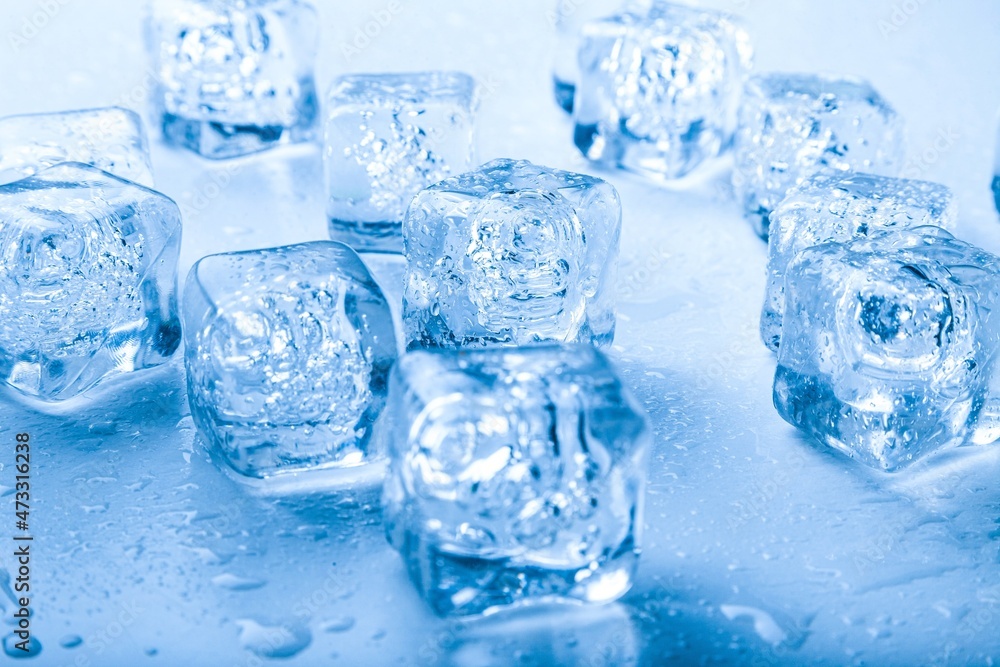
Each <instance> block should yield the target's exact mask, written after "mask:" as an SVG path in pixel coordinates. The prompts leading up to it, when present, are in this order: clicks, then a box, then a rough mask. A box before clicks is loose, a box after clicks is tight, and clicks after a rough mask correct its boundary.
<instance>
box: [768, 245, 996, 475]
mask: <svg viewBox="0 0 1000 667" xmlns="http://www.w3.org/2000/svg"><path fill="white" fill-rule="evenodd" d="M998 313H1000V258H997V257H995V256H993V255H991V254H989V253H986V252H984V251H982V250H980V249H978V248H976V247H974V246H971V245H969V244H967V243H963V242H961V241H958V240H956V239H955V238H954V237H952V236H951V235H950V234H949V233H948V232H946V231H944V230H942V229H940V228H937V227H919V228H915V229H913V230H901V231H889V232H884V233H882V234H879V235H875V236H872V237H870V238H860V239H856V240H853V241H850V242H848V243H827V244H824V245H820V246H815V247H813V248H809V249H807V250H804V251H803V252H802V253H800V254H799V256H798V257H797V258H796V259H795V260H794V261H793V262H792V263H791V264H790V265H789V267H788V270H787V274H786V276H785V314H784V324H783V330H782V334H781V347H780V348H779V350H778V369H777V373H776V375H775V379H774V404H775V406H776V407H777V409H778V412H779V413H780V414H781V416H782V417H783V418H784V419H785V420H786V421H787V422H789V423H791V424H793V425H794V426H797V427H799V428H800V429H802V430H803V431H805V432H806V433H807V434H809V435H810V436H812V437H814V438H815V439H817V440H819V441H820V442H824V443H826V444H828V445H830V446H832V447H834V448H836V449H838V450H840V451H841V452H844V453H845V454H847V455H848V456H851V457H853V458H856V459H858V460H859V461H862V462H863V463H866V464H868V465H870V466H873V467H876V468H881V469H883V470H887V471H892V470H896V469H899V468H901V467H904V466H906V465H908V464H910V463H912V462H913V461H916V460H917V459H918V458H920V457H921V456H923V455H925V454H928V453H930V452H933V451H935V450H938V449H941V448H944V447H948V446H950V445H957V444H960V443H963V442H965V441H966V440H968V439H970V437H971V436H972V435H974V432H975V428H976V425H977V421H978V419H979V415H980V411H981V409H982V408H983V406H984V404H986V403H987V402H988V401H989V400H990V399H991V397H993V396H995V395H996V388H997V385H996V376H997V360H996V357H997V351H998V349H1000V319H998Z"/></svg>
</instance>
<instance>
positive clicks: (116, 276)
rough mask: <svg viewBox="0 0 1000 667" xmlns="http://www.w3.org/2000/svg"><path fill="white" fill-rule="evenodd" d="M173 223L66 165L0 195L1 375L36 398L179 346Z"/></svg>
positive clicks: (157, 208) (136, 194)
mask: <svg viewBox="0 0 1000 667" xmlns="http://www.w3.org/2000/svg"><path fill="white" fill-rule="evenodd" d="M180 238H181V216H180V211H179V210H178V208H177V205H176V204H174V202H173V201H171V200H170V199H168V198H167V197H165V196H163V195H161V194H159V193H158V192H153V191H152V190H147V189H146V188H144V187H141V186H139V185H136V184H134V183H132V182H129V181H124V180H121V179H119V178H117V177H115V176H112V175H111V174H108V173H105V172H103V171H100V170H98V169H95V168H94V167H91V166H88V165H84V164H79V163H64V164H60V165H57V166H55V167H51V168H49V169H46V170H44V171H41V172H39V173H37V174H35V175H34V176H30V177H28V178H26V179H24V180H21V181H16V182H14V183H10V184H7V185H3V186H0V377H2V378H3V382H4V383H5V384H6V385H8V386H10V387H12V388H14V389H16V390H18V391H19V392H21V393H22V394H24V395H26V396H29V397H32V398H36V399H39V400H42V401H49V402H55V401H63V400H66V399H70V398H74V397H76V396H78V395H79V394H81V393H82V392H83V391H85V390H86V389H88V388H90V387H93V386H94V385H96V384H98V383H99V382H101V381H103V380H104V379H106V378H108V377H110V376H112V375H116V374H120V373H128V372H131V371H136V370H140V369H144V368H149V367H152V366H157V365H159V364H162V363H163V362H164V361H166V360H167V358H168V357H170V356H171V355H172V354H173V353H174V351H175V350H176V349H177V347H178V345H179V344H180V339H181V332H180V322H179V320H178V316H177V298H176V289H175V286H176V282H177V255H178V251H179V248H180Z"/></svg>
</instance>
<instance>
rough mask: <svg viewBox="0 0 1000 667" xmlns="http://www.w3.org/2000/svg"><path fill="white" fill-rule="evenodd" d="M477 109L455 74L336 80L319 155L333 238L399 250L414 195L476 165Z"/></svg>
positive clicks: (463, 77)
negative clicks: (403, 228)
mask: <svg viewBox="0 0 1000 667" xmlns="http://www.w3.org/2000/svg"><path fill="white" fill-rule="evenodd" d="M476 104H477V102H476V83H475V81H474V80H473V79H472V77H470V76H469V75H467V74H463V73H461V72H418V73H409V74H351V75H346V76H342V77H340V78H339V79H337V81H336V82H335V83H334V85H333V88H332V90H331V91H330V95H329V98H328V105H327V109H326V130H325V140H324V151H323V164H324V168H325V178H326V193H327V217H328V219H329V222H330V235H331V237H332V238H333V239H334V240H337V241H343V242H344V243H347V244H349V245H351V246H352V247H354V248H357V249H358V250H368V251H383V252H397V253H398V252H401V251H402V246H403V242H402V237H401V231H400V230H401V226H402V221H403V216H404V214H405V213H406V208H407V206H409V204H410V200H411V199H413V196H414V195H416V194H417V192H419V191H420V190H422V189H423V188H425V187H427V186H429V185H432V184H434V183H437V182H438V181H441V180H444V179H445V178H447V177H449V176H454V175H457V174H461V173H464V172H466V171H468V170H469V169H471V168H473V167H474V166H475V163H474V156H475V113H476Z"/></svg>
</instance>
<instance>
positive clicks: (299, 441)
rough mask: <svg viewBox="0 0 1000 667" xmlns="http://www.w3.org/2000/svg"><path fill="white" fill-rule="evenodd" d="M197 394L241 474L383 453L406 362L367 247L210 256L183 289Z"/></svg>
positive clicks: (323, 244) (202, 416)
mask: <svg viewBox="0 0 1000 667" xmlns="http://www.w3.org/2000/svg"><path fill="white" fill-rule="evenodd" d="M184 332H185V333H184V341H185V349H186V351H185V365H186V367H187V380H188V397H189V399H190V402H191V412H192V415H193V416H194V419H195V423H196V425H197V426H198V428H199V430H200V431H201V432H202V433H203V434H205V436H206V437H207V439H208V440H209V441H210V442H211V443H212V444H213V445H214V446H215V448H216V450H217V451H218V452H220V453H221V454H222V456H223V457H224V459H225V461H226V462H228V463H229V465H230V466H232V467H233V468H234V469H235V470H236V471H238V472H240V473H242V474H244V475H247V476H250V477H261V478H263V477H271V476H274V475H277V474H281V473H288V472H296V471H302V470H307V469H329V468H349V467H355V466H359V465H362V464H365V463H370V462H372V461H375V460H377V459H379V458H381V457H382V454H381V452H380V451H379V448H378V439H377V437H376V436H375V435H374V431H375V427H376V422H377V420H378V417H379V415H380V414H381V412H382V408H383V407H384V405H385V396H386V390H387V384H388V373H389V369H390V368H391V367H392V364H393V362H394V361H395V358H396V352H397V350H396V338H395V334H394V331H393V323H392V316H391V314H390V311H389V305H388V304H387V303H386V300H385V297H384V296H383V295H382V291H381V290H380V289H379V287H378V285H377V284H376V283H375V281H374V280H373V279H372V276H371V274H370V273H369V272H368V269H367V268H366V267H365V265H364V263H363V262H362V261H361V258H360V257H358V255H357V253H355V252H354V251H353V250H351V249H350V248H349V247H347V246H346V245H344V244H342V243H335V242H332V241H318V242H313V243H303V244H300V245H293V246H286V247H281V248H269V249H264V250H250V251H246V252H234V253H225V254H220V255H210V256H208V257H205V258H203V259H201V260H200V261H199V262H198V263H197V264H195V266H194V267H193V268H192V269H191V273H190V275H189V276H188V280H187V285H186V286H185V290H184Z"/></svg>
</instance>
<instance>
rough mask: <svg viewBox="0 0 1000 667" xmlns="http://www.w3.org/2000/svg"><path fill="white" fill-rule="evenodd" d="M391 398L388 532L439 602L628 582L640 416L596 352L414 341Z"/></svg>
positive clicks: (496, 601) (458, 608)
mask: <svg viewBox="0 0 1000 667" xmlns="http://www.w3.org/2000/svg"><path fill="white" fill-rule="evenodd" d="M389 409H390V411H391V415H392V420H393V430H394V433H393V434H392V435H393V437H392V438H391V443H392V444H391V448H392V451H391V461H390V473H389V478H388V480H387V482H386V490H385V503H386V508H385V516H386V525H387V531H388V535H389V539H390V541H391V542H392V543H393V545H394V546H395V547H396V548H397V549H399V550H400V552H401V553H402V554H403V557H404V558H405V559H406V561H407V564H408V566H409V568H410V573H411V575H412V577H413V579H414V582H415V583H416V584H417V586H418V587H419V588H420V590H421V592H422V593H423V595H424V596H425V597H426V599H427V600H428V602H429V603H430V604H431V606H432V607H433V608H434V610H435V611H436V612H437V613H439V614H442V615H447V614H455V615H464V614H475V613H481V612H483V611H486V610H488V609H491V608H496V607H502V606H507V605H512V604H519V603H524V602H539V601H545V600H552V599H577V600H583V601H589V602H604V601H609V600H612V599H615V598H617V597H619V596H620V595H622V594H623V593H624V592H625V591H626V590H627V589H628V588H629V586H630V585H631V579H632V574H633V571H634V568H635V565H636V558H637V554H638V551H637V549H638V530H639V529H640V526H641V525H642V519H641V498H642V486H643V479H644V475H645V462H644V459H645V453H646V423H645V418H644V417H643V414H642V411H641V409H640V408H638V407H637V406H636V404H635V402H634V401H633V400H632V399H631V398H630V397H629V395H628V392H627V391H626V390H625V389H624V387H623V386H622V385H621V382H620V380H619V379H618V376H617V374H616V372H615V371H614V369H613V368H612V367H611V366H610V364H609V362H608V361H607V360H606V359H605V358H604V357H603V355H601V354H600V353H599V352H597V351H596V350H594V349H593V348H591V347H590V346H582V345H581V346H566V347H560V346H537V347H531V348H522V349H518V350H512V349H494V350H478V351H459V352H441V351H439V352H424V351H418V352H413V353H411V354H409V355H407V356H406V357H403V358H402V359H401V360H400V361H399V363H398V364H397V368H396V370H395V371H394V374H393V380H392V388H391V395H390V408H389Z"/></svg>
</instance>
